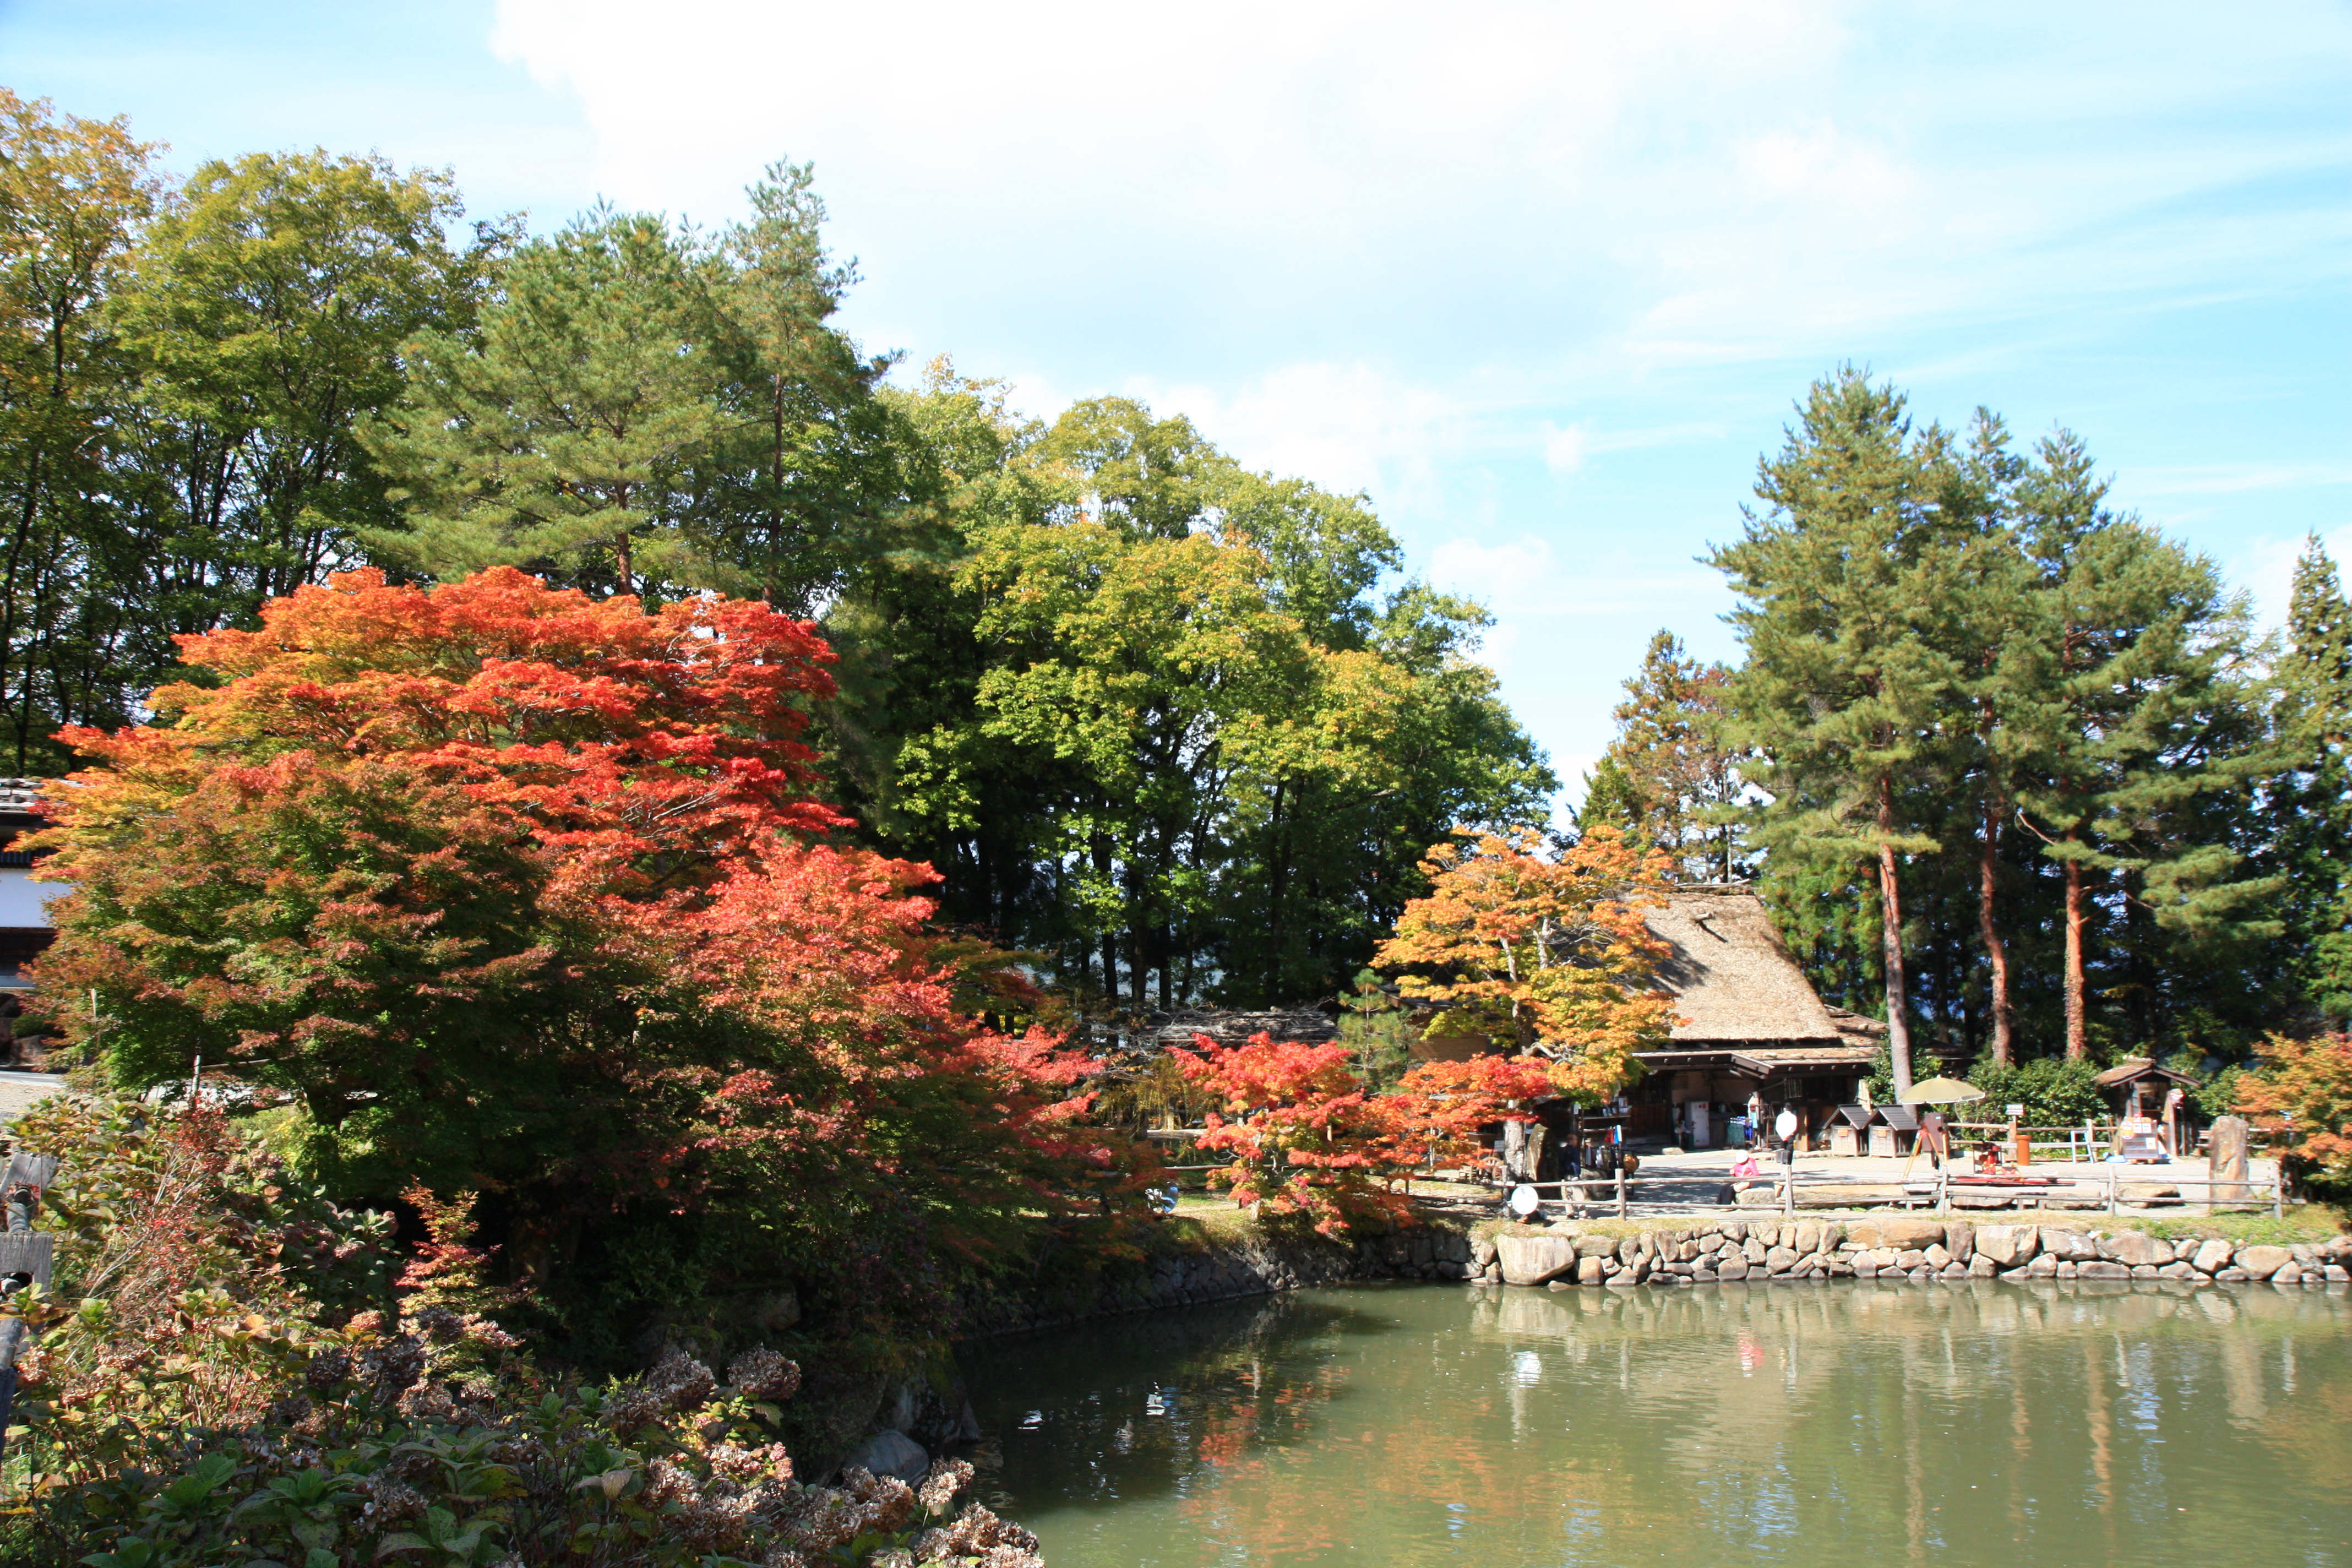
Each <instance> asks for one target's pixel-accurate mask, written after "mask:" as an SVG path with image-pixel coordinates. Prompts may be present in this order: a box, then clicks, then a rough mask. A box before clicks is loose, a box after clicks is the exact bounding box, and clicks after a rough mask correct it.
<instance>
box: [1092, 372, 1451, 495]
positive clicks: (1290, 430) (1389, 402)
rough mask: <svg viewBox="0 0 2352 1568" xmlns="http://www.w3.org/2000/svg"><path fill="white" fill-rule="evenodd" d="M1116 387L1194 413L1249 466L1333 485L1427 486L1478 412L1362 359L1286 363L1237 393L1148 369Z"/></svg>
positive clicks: (1166, 408) (1160, 407)
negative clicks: (1150, 373)
mask: <svg viewBox="0 0 2352 1568" xmlns="http://www.w3.org/2000/svg"><path fill="white" fill-rule="evenodd" d="M1120 390H1121V391H1122V392H1124V393H1125V394H1127V395H1129V396H1132V397H1136V398H1139V399H1140V400H1142V401H1144V402H1146V403H1149V404H1150V405H1151V406H1152V408H1153V409H1154V410H1155V411H1157V412H1159V413H1162V414H1168V413H1182V414H1185V415H1187V416H1190V417H1191V418H1192V423H1193V424H1194V425H1196V426H1199V427H1200V429H1201V431H1202V434H1203V435H1205V436H1207V437H1209V438H1210V439H1211V440H1213V441H1214V442H1216V443H1217V444H1218V445H1219V446H1220V447H1223V448H1224V449H1225V450H1227V451H1229V452H1231V453H1232V454H1233V455H1234V457H1236V458H1240V459H1241V460H1242V462H1244V464H1246V465H1247V466H1249V467H1250V468H1259V469H1264V470H1267V471H1270V472H1272V473H1275V474H1278V475H1284V476H1288V475H1297V476H1300V477H1302V478H1305V479H1312V480H1313V481H1315V483H1316V484H1318V485H1319V486H1321V487H1322V488H1324V489H1329V490H1340V491H1350V490H1367V491H1374V492H1378V493H1380V494H1381V495H1382V496H1383V497H1389V496H1398V495H1405V494H1411V493H1412V492H1415V491H1419V490H1423V489H1426V487H1427V486H1428V484H1429V481H1430V476H1431V473H1432V470H1433V466H1434V464H1435V462H1436V460H1437V458H1439V456H1440V455H1441V454H1442V453H1444V452H1448V451H1454V450H1458V449H1460V448H1461V447H1464V446H1465V445H1466V444H1467V443H1468V442H1470V441H1471V440H1472V439H1473V435H1472V422H1473V413H1472V410H1471V409H1470V408H1469V407H1468V406H1467V405H1465V403H1463V402H1462V401H1461V400H1460V399H1458V398H1455V397H1454V396H1451V395H1448V394H1446V393H1444V392H1441V391H1439V390H1437V389H1435V388H1433V387H1426V386H1419V385H1415V384H1412V383H1409V382H1405V381H1401V380H1399V379H1397V378H1395V377H1392V376H1390V375H1387V374H1382V373H1381V372H1380V371H1378V370H1376V369H1374V368H1373V367H1371V366H1370V365H1368V364H1361V363H1357V364H1290V365H1283V366H1280V367H1278V368H1276V369H1274V370H1271V371H1269V372H1267V373H1265V374H1263V375H1259V376H1255V377H1253V378H1252V379H1251V380H1249V381H1248V382H1246V383H1244V384H1242V385H1241V386H1240V387H1239V388H1237V389H1235V390H1234V391H1233V392H1231V393H1219V392H1218V391H1216V390H1215V389H1214V388H1212V387H1207V386H1200V385H1163V384H1160V383H1157V382H1155V381H1153V380H1151V379H1150V378H1149V377H1135V378H1133V379H1130V380H1129V382H1128V383H1127V384H1125V385H1124V386H1123V387H1121V388H1120Z"/></svg>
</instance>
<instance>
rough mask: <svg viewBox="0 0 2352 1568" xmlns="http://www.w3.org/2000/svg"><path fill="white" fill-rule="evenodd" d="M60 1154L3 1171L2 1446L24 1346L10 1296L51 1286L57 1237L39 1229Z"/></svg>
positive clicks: (22, 1158)
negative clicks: (9, 1307) (10, 1308)
mask: <svg viewBox="0 0 2352 1568" xmlns="http://www.w3.org/2000/svg"><path fill="white" fill-rule="evenodd" d="M57 1175H58V1157H57V1156H56V1155H54V1154H13V1155H11V1156H9V1159H8V1171H7V1174H6V1175H5V1176H0V1209H5V1212H6V1215H7V1228H6V1229H5V1231H0V1313H5V1314H6V1315H5V1316H0V1445H5V1443H6V1442H7V1439H8V1416H9V1412H10V1411H11V1409H13V1408H14V1406H15V1405H16V1355H17V1352H19V1351H21V1350H22V1349H23V1348H24V1344H25V1336H26V1327H25V1320H24V1318H23V1317H22V1316H20V1315H17V1314H16V1313H13V1312H8V1311H7V1307H6V1303H7V1301H8V1300H9V1299H10V1298H12V1297H15V1296H16V1295H17V1294H18V1293H19V1292H21V1291H23V1290H25V1289H27V1288H28V1287H31V1286H35V1285H37V1286H39V1287H40V1288H41V1289H44V1290H46V1289H48V1286H49V1276H50V1271H51V1270H52V1269H53V1268H55V1267H56V1264H57V1238H56V1237H49V1236H42V1235H39V1234H38V1233H37V1232H36V1231H35V1230H34V1229H33V1219H34V1216H35V1215H38V1214H39V1213H40V1210H41V1194H42V1193H44V1192H46V1191H47V1189H48V1185H49V1184H50V1183H51V1182H53V1181H55V1180H57Z"/></svg>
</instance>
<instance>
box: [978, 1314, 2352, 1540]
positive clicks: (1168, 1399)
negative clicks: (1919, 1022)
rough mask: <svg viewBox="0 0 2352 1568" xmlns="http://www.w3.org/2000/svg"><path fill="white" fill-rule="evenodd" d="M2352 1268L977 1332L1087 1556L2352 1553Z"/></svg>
mask: <svg viewBox="0 0 2352 1568" xmlns="http://www.w3.org/2000/svg"><path fill="white" fill-rule="evenodd" d="M2347 1331H2352V1301H2347V1299H2346V1297H2345V1295H2344V1294H2343V1293H2342V1292H2341V1291H2340V1290H2337V1289H2329V1290H2319V1289H2309V1290H2305V1289H2282V1288H2277V1287H2272V1286H2261V1287H2256V1288H2252V1289H2200V1290H2195V1291H2191V1290H2189V1289H2157V1288H2154V1287H2134V1286H2121V1287H2103V1286H2089V1285H2059V1284H2052V1285H2048V1286H2043V1287H2040V1288H2034V1287H2027V1286H2020V1285H2007V1284H1996V1283H1993V1282H1990V1281H1986V1282H1981V1283H1969V1284H1965V1285H1956V1286H1939V1287H1934V1288H1922V1287H1918V1286H1911V1285H1905V1286H1901V1287H1878V1286H1871V1285H1822V1286H1785V1285H1784V1286H1765V1287H1747V1288H1742V1287H1722V1288H1706V1287H1702V1288H1698V1289H1682V1290H1675V1291H1663V1290H1661V1291H1654V1290H1651V1289H1646V1288H1644V1289H1628V1290H1613V1289H1610V1290H1604V1289H1582V1290H1567V1291H1549V1290H1520V1289H1463V1288H1461V1287H1458V1286H1452V1287H1441V1286H1427V1285H1423V1286H1411V1285H1398V1286H1381V1285H1366V1286H1359V1287H1353V1288H1349V1289H1327V1290H1311V1291H1302V1292H1298V1293H1297V1294H1293V1295H1289V1296H1284V1297H1278V1298H1267V1299H1262V1300H1256V1301H1253V1302H1248V1303H1242V1304H1233V1305H1225V1306H1218V1307H1204V1308H1194V1309H1187V1310H1177V1311H1169V1312H1160V1313H1155V1314H1150V1315H1146V1316H1138V1317H1130V1318H1121V1319H1112V1320H1108V1321H1103V1322H1099V1323H1096V1324H1092V1325H1088V1326H1087V1327H1084V1328H1080V1329H1075V1330H1067V1331H1055V1332H1051V1333H1042V1334H1033V1335H1025V1336H1022V1337H1020V1338H1017V1339H1010V1340H1001V1341H994V1342H986V1343H982V1344H979V1345H973V1346H969V1347H967V1350H966V1354H965V1357H964V1363H965V1371H966V1373H967V1375H968V1377H969V1378H970V1380H971V1385H972V1391H973V1402H974V1405H975V1407H976V1409H977V1410H978V1413H979V1415H980V1418H981V1423H982V1426H983V1427H984V1428H985V1430H986V1432H987V1434H988V1436H987V1439H986V1441H985V1442H984V1444H983V1445H982V1452H981V1463H982V1478H981V1489H982V1494H983V1495H985V1496H987V1497H988V1498H989V1500H990V1501H991V1503H992V1506H994V1507H996V1508H997V1509H998V1510H999V1511H1000V1512H1002V1513H1004V1514H1005V1515H1007V1516H1008V1517H1010V1518H1013V1519H1016V1520H1018V1521H1021V1522H1022V1523H1024V1524H1025V1525H1027V1526H1028V1527H1029V1528H1030V1529H1032V1530H1034V1531H1036V1532H1037V1534H1038V1536H1039V1537H1040V1538H1041V1539H1042V1541H1043V1542H1044V1544H1045V1559H1046V1562H1047V1563H1049V1564H1051V1565H1052V1568H1096V1565H1101V1568H1111V1565H1117V1568H1195V1565H1207V1564H1218V1565H1236V1564H1282V1565H1285V1568H1288V1565H1291V1564H1315V1563H1382V1564H1398V1565H1407V1564H1417V1563H1478V1564H1481V1565H1484V1568H1519V1565H1522V1564H1607V1563H1685V1564H1695V1565H1698V1568H1714V1565H1717V1564H1772V1563H1805V1564H1808V1565H1814V1564H1819V1565H1823V1568H1827V1565H1831V1564H1872V1565H1876V1564H1883V1563H1952V1564H1972V1563H1989V1564H1992V1563H1997V1564H2004V1565H2011V1564H2013V1565H2017V1568H2031V1565H2035V1564H2043V1563H2048V1564H2062V1563H2063V1564H2069V1565H2082V1564H2105V1563H2151V1564H2162V1563H2231V1564H2272V1563H2297V1564H2301V1563H2311V1564H2320V1563H2326V1564H2352V1335H2347Z"/></svg>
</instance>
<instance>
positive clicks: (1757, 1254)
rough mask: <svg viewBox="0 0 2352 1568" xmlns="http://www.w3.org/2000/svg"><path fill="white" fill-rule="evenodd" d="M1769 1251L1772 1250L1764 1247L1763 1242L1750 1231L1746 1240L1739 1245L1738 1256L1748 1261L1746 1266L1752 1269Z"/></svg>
mask: <svg viewBox="0 0 2352 1568" xmlns="http://www.w3.org/2000/svg"><path fill="white" fill-rule="evenodd" d="M1771 1250H1772V1249H1771V1248H1770V1247H1767V1246H1765V1245H1764V1243H1763V1240H1762V1239H1761V1238H1760V1237H1758V1236H1757V1235H1756V1234H1755V1233H1754V1232H1752V1231H1751V1232H1750V1233H1749V1234H1748V1239H1747V1240H1746V1241H1743V1242H1741V1243H1740V1244H1739V1256H1740V1257H1742V1258H1746V1259H1748V1267H1749V1268H1754V1267H1756V1265H1758V1264H1759V1263H1761V1262H1763V1261H1764V1255H1765V1254H1766V1253H1767V1252H1769V1251H1771Z"/></svg>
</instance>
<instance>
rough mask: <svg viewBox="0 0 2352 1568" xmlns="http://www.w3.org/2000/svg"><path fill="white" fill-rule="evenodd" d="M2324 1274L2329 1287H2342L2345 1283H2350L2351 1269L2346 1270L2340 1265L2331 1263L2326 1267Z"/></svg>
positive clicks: (2351, 1279)
mask: <svg viewBox="0 0 2352 1568" xmlns="http://www.w3.org/2000/svg"><path fill="white" fill-rule="evenodd" d="M2324 1272H2325V1276H2326V1280H2327V1282H2328V1283H2329V1284H2330V1285H2342V1284H2346V1283H2347V1282H2352V1269H2347V1268H2345V1267H2344V1265H2342V1264H2341V1263H2331V1264H2329V1265H2327V1267H2326V1270H2325V1271H2324Z"/></svg>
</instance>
